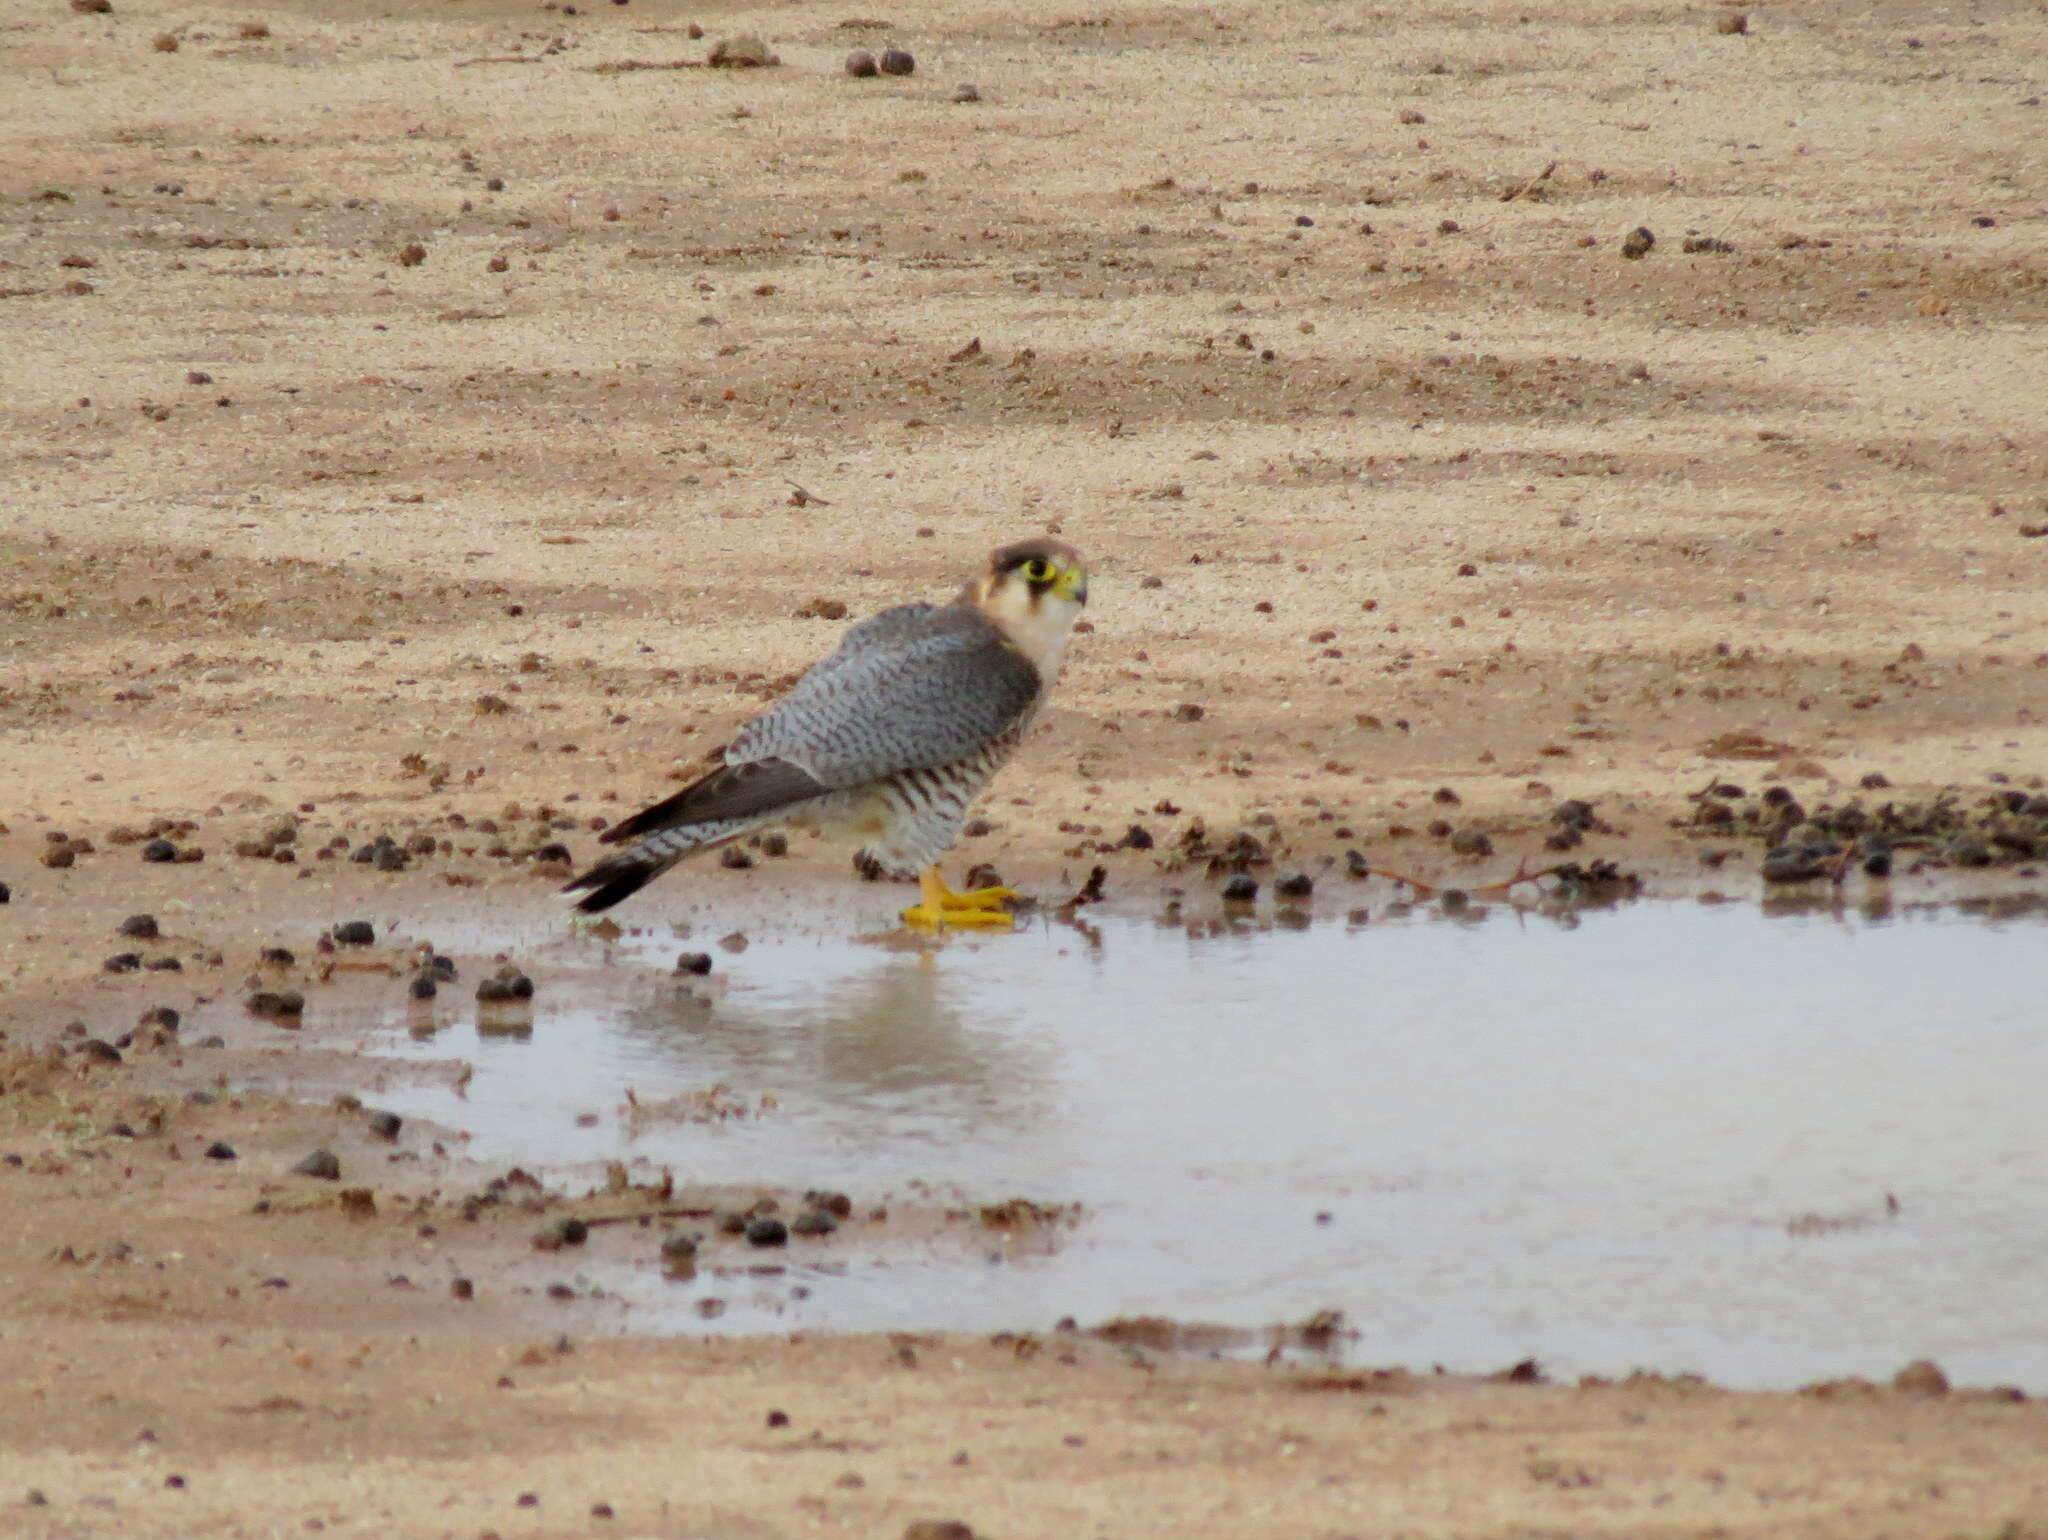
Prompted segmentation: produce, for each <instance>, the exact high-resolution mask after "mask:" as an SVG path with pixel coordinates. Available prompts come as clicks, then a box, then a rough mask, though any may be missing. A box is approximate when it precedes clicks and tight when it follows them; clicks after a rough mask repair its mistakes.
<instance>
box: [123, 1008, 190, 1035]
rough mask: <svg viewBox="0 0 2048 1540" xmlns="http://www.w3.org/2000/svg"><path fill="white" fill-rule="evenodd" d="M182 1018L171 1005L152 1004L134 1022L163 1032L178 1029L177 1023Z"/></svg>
mask: <svg viewBox="0 0 2048 1540" xmlns="http://www.w3.org/2000/svg"><path fill="white" fill-rule="evenodd" d="M183 1020H184V1017H182V1016H180V1015H179V1014H178V1012H177V1010H176V1009H175V1008H174V1007H172V1006H168V1005H152V1006H151V1007H150V1008H149V1009H148V1010H146V1011H144V1012H143V1013H142V1015H141V1017H140V1018H138V1019H137V1021H136V1023H135V1024H136V1025H137V1026H139V1027H151V1028H155V1029H157V1030H160V1031H164V1032H175V1031H177V1030H178V1023H179V1022H181V1021H183Z"/></svg>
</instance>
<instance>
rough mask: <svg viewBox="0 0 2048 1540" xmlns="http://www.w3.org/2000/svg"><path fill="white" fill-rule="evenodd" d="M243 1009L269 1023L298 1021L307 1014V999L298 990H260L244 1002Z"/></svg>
mask: <svg viewBox="0 0 2048 1540" xmlns="http://www.w3.org/2000/svg"><path fill="white" fill-rule="evenodd" d="M242 1008H243V1009H244V1010H246V1011H247V1012H248V1013H249V1014H250V1015H251V1016H261V1017H263V1018H265V1019H266V1020H269V1021H297V1020H298V1019H299V1018H300V1017H301V1016H303V1015H305V1013H306V997H305V996H304V995H302V994H300V993H299V992H298V991H297V990H296V989H284V990H277V989H259V990H257V991H256V992H255V993H253V994H251V995H250V996H249V997H248V998H247V999H246V1000H244V1001H243V1002H242Z"/></svg>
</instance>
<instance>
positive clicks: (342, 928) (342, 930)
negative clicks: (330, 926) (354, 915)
mask: <svg viewBox="0 0 2048 1540" xmlns="http://www.w3.org/2000/svg"><path fill="white" fill-rule="evenodd" d="M334 939H335V940H336V941H338V942H340V943H341V944H342V945H343V946H370V945H372V944H373V943H374V942H375V941H376V939H377V931H376V928H375V927H374V926H372V925H371V924H370V922H369V921H368V920H344V921H343V922H342V923H341V924H339V925H337V926H335V927H334Z"/></svg>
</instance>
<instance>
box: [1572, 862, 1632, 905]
mask: <svg viewBox="0 0 2048 1540" xmlns="http://www.w3.org/2000/svg"><path fill="white" fill-rule="evenodd" d="M1550 875H1551V876H1552V877H1553V878H1555V879H1556V881H1557V886H1558V891H1559V892H1560V893H1561V894H1563V895H1564V896H1565V897H1567V898H1570V899H1572V900H1574V901H1575V902H1578V903H1584V904H1607V903H1614V902H1616V901H1618V900H1620V899H1624V898H1634V897H1635V896H1636V895H1637V894H1639V893H1641V892H1642V891H1643V879H1642V878H1640V877H1638V876H1636V875H1635V873H1633V872H1625V871H1623V870H1622V869H1621V868H1620V867H1619V866H1616V865H1615V864H1614V863H1613V862H1612V861H1592V862H1588V863H1587V864H1586V865H1584V866H1581V865H1580V864H1579V863H1578V862H1576V861H1568V862H1566V863H1565V864H1564V865H1563V866H1559V867H1554V868H1552V870H1551V873H1550Z"/></svg>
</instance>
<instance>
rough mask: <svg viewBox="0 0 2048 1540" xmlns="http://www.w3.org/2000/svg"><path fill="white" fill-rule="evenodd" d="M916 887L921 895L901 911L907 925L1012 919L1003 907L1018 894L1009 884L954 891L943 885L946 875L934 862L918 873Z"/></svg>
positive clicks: (992, 922)
mask: <svg viewBox="0 0 2048 1540" xmlns="http://www.w3.org/2000/svg"><path fill="white" fill-rule="evenodd" d="M917 887H918V892H919V893H920V894H921V895H922V897H921V898H920V900H919V901H918V902H917V903H914V904H912V905H911V906H910V907H909V908H908V909H906V910H904V911H903V923H904V924H906V925H931V926H940V925H1010V924H1014V923H1015V921H1013V920H1012V919H1011V917H1010V911H1009V910H1008V909H1006V908H1005V907H1004V904H1005V902H1006V901H1007V900H1009V899H1012V898H1015V897H1016V896H1017V895H1016V893H1014V892H1013V891H1011V890H1010V889H1009V888H974V889H971V890H969V891H968V892H965V893H955V892H954V891H953V890H952V889H951V888H949V887H947V886H946V879H945V878H943V877H941V876H940V875H939V869H938V868H937V867H936V866H927V867H926V868H925V869H924V870H923V871H921V872H919V873H918V874H917Z"/></svg>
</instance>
